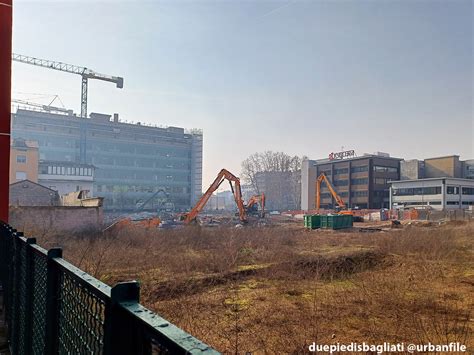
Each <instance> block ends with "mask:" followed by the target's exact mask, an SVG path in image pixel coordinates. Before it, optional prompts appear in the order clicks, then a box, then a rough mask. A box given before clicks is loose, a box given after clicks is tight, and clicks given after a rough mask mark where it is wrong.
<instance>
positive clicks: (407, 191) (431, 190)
mask: <svg viewBox="0 0 474 355" xmlns="http://www.w3.org/2000/svg"><path fill="white" fill-rule="evenodd" d="M392 193H393V195H395V196H413V195H439V194H440V193H441V186H435V187H416V188H404V189H393V190H392Z"/></svg>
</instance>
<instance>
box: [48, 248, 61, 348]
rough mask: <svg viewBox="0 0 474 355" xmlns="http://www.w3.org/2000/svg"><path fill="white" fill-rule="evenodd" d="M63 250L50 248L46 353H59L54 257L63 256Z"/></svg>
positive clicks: (57, 293) (57, 273) (56, 271)
mask: <svg viewBox="0 0 474 355" xmlns="http://www.w3.org/2000/svg"><path fill="white" fill-rule="evenodd" d="M62 256H63V250H62V249H61V248H53V249H50V250H48V260H47V277H46V334H45V352H44V353H45V354H46V355H53V354H57V353H58V341H59V286H60V285H59V272H58V266H57V264H56V262H55V260H54V259H56V258H62Z"/></svg>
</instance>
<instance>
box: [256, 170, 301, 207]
mask: <svg viewBox="0 0 474 355" xmlns="http://www.w3.org/2000/svg"><path fill="white" fill-rule="evenodd" d="M256 182H257V186H258V191H259V192H260V193H264V194H265V206H266V209H267V210H278V211H286V210H295V209H299V206H300V204H301V202H300V196H301V171H295V172H293V171H268V172H261V173H257V174H256Z"/></svg>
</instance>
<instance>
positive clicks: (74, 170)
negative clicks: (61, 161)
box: [39, 165, 93, 176]
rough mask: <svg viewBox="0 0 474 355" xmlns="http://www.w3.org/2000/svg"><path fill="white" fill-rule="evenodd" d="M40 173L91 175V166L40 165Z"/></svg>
mask: <svg viewBox="0 0 474 355" xmlns="http://www.w3.org/2000/svg"><path fill="white" fill-rule="evenodd" d="M39 170H40V171H39V173H40V174H48V175H74V176H92V173H93V170H92V168H79V167H71V166H68V167H65V166H51V165H49V166H40V169H39Z"/></svg>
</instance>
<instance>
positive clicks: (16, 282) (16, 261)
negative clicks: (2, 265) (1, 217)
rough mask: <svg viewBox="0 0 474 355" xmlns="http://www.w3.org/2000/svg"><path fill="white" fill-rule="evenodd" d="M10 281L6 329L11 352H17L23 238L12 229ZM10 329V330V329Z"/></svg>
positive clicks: (20, 233) (21, 234)
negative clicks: (9, 303) (9, 324)
mask: <svg viewBox="0 0 474 355" xmlns="http://www.w3.org/2000/svg"><path fill="white" fill-rule="evenodd" d="M11 232H12V249H13V250H12V254H13V256H12V260H13V262H12V275H11V277H12V279H11V284H10V286H11V287H10V290H9V292H10V297H11V298H10V301H11V302H12V303H13V304H12V308H11V310H12V318H11V323H12V324H11V327H8V332H9V338H10V341H11V347H12V352H13V353H16V352H18V337H19V334H18V333H19V332H20V331H21V330H20V329H19V315H20V309H19V308H20V307H19V303H20V302H19V301H20V295H19V294H18V291H19V289H20V277H19V270H20V247H19V243H20V237H22V236H23V233H22V232H17V231H16V229H12V230H11ZM10 328H11V329H10Z"/></svg>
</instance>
